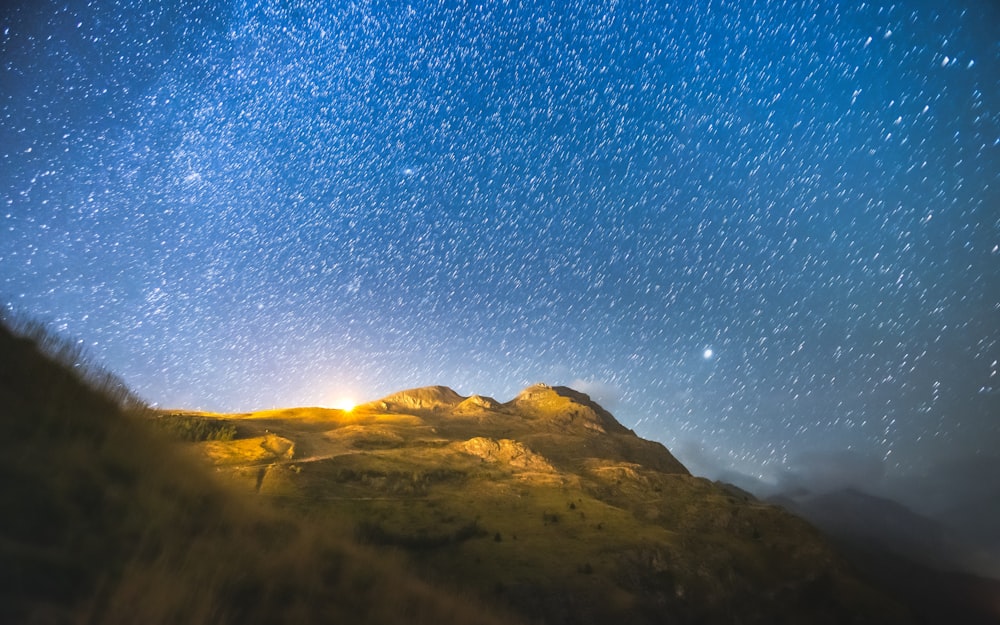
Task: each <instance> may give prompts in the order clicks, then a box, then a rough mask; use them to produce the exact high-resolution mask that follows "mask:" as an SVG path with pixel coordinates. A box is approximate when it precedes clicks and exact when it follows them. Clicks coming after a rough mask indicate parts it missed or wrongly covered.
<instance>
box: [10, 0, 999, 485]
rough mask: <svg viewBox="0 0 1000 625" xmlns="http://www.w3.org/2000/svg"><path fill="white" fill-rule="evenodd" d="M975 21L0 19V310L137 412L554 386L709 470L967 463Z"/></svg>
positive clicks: (988, 350) (989, 361) (985, 238)
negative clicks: (77, 360)
mask: <svg viewBox="0 0 1000 625" xmlns="http://www.w3.org/2000/svg"><path fill="white" fill-rule="evenodd" d="M206 4H207V6H206ZM996 24H1000V9H998V8H997V6H996V5H995V4H993V3H991V2H988V1H981V2H977V1H975V0H966V1H963V2H958V3H939V2H929V1H916V0H914V1H905V0H900V1H898V2H885V3H883V2H868V3H866V2H853V3H828V2H810V1H786V2H780V3H779V2H753V1H748V0H744V1H738V2H737V1H733V2H698V3H694V2H685V3H671V4H670V5H667V4H666V3H653V2H639V1H636V2H625V1H622V2H614V1H611V2H567V3H549V2H537V3H536V2H497V3H478V2H448V1H440V2H428V3H423V2H413V3H409V4H407V3H397V2H388V1H386V2H360V1H359V2H331V3H316V2H300V1H298V0H288V1H285V2H243V1H238V0H230V1H226V2H217V3H194V2H182V1H179V2H175V3H167V2H143V1H139V0H130V1H126V0H120V1H117V2H107V3H98V2H89V3H86V2H82V1H77V0H71V1H69V2H59V3H50V2H36V3H22V5H21V6H7V7H6V8H4V9H3V18H2V27H0V35H2V39H0V52H2V74H0V202H2V206H0V298H2V299H3V301H4V302H6V305H7V306H8V307H9V308H11V309H14V310H18V311H24V312H26V313H28V314H31V315H33V316H36V317H38V318H40V319H42V320H44V321H47V322H49V323H50V324H52V326H53V327H54V328H56V329H58V330H59V331H60V332H62V333H64V334H65V335H67V336H72V337H76V338H79V339H80V340H81V341H83V342H84V343H85V344H86V346H87V348H88V350H89V351H90V352H91V353H92V354H93V355H94V357H95V358H96V359H97V360H98V361H100V362H101V363H103V364H104V365H106V366H107V367H108V368H110V369H112V370H113V371H115V372H117V373H118V374H120V375H121V376H122V377H123V378H124V379H125V380H126V382H127V383H128V384H130V385H131V386H132V387H133V388H134V389H135V390H136V391H137V392H138V393H139V394H140V395H142V396H143V397H145V398H146V399H148V400H149V401H151V402H154V403H156V404H157V405H161V406H170V407H174V406H179V407H187V408H201V409H208V410H220V411H242V410H252V409H262V408H270V407H275V406H293V405H334V404H337V403H344V402H347V401H363V400H371V399H375V398H377V397H379V396H381V395H384V394H387V393H389V392H392V391H396V390H400V389H403V388H408V387H413V386H421V385H427V384H445V385H449V386H451V387H453V388H455V389H456V390H457V391H458V392H460V393H462V394H465V395H468V394H471V393H480V394H487V395H492V396H495V397H496V398H497V399H499V400H501V401H506V400H508V399H510V398H512V397H513V396H514V395H515V394H516V393H517V392H518V391H519V390H520V389H521V388H523V387H525V386H527V385H529V384H531V383H534V382H539V381H544V382H548V383H551V384H566V385H570V386H574V387H575V388H578V389H579V390H582V391H584V392H588V393H591V394H592V395H593V397H594V398H595V399H596V400H598V401H599V402H601V403H603V404H604V405H605V406H607V407H608V408H609V409H610V410H611V411H612V412H613V413H614V414H615V415H616V416H617V417H618V418H619V420H620V421H622V422H623V423H624V424H625V425H627V426H629V427H634V428H635V429H636V431H637V432H638V433H639V434H640V435H642V436H645V437H647V438H652V439H655V440H659V441H661V442H663V443H664V444H665V445H667V446H668V447H669V448H671V449H672V450H673V451H674V452H675V453H676V454H677V455H678V457H679V458H680V459H681V460H682V461H684V462H687V463H688V464H689V466H691V467H692V469H693V470H694V471H695V472H703V473H707V474H709V475H712V476H725V475H733V474H740V475H743V476H748V477H749V478H751V479H753V480H762V481H763V482H768V481H772V482H773V481H774V480H777V479H781V476H782V475H787V474H788V473H789V472H791V473H795V472H798V471H806V472H808V471H807V470H806V469H803V466H804V465H805V464H808V463H809V459H810V458H813V459H815V458H820V459H823V458H826V459H829V458H835V457H843V458H845V460H844V464H848V465H852V466H854V467H855V468H856V467H873V468H872V469H871V470H867V469H866V470H865V471H861V472H860V473H858V474H857V475H853V476H849V477H851V479H856V480H859V481H865V480H868V481H869V482H871V483H870V485H871V486H872V487H873V488H874V487H877V486H878V485H880V484H881V485H883V486H885V487H886V488H889V487H890V486H891V485H892V484H902V483H907V480H910V481H912V480H914V479H917V478H919V477H920V476H921V475H926V474H927V473H928V472H929V471H931V470H933V468H934V467H937V466H944V465H945V464H948V463H951V464H949V466H952V465H954V463H955V462H956V461H959V460H962V459H970V458H971V459H974V460H976V462H982V461H983V459H986V460H987V461H989V460H990V459H993V460H995V459H996V457H997V456H996V455H997V449H998V443H1000V364H998V361H1000V38H998V37H997V34H996ZM838 454H840V455H841V456H838ZM996 466H1000V463H998V464H997V465H996ZM886 485H888V486H886ZM998 492H1000V491H998ZM942 505H943V504H942Z"/></svg>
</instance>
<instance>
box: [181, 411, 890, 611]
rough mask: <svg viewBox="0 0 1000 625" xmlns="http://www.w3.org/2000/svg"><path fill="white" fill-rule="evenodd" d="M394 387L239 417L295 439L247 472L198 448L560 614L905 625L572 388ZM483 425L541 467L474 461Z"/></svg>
mask: <svg viewBox="0 0 1000 625" xmlns="http://www.w3.org/2000/svg"><path fill="white" fill-rule="evenodd" d="M394 398H395V402H385V401H384V402H375V403H373V404H369V405H367V406H363V407H360V408H359V409H356V410H355V411H354V412H350V413H345V412H341V411H330V410H315V411H313V410H309V409H297V410H295V411H284V412H282V411H277V412H274V411H272V412H269V413H266V414H260V413H258V414H252V415H233V416H231V417H230V419H231V422H232V423H234V424H235V425H236V427H237V430H238V431H239V432H240V436H242V437H244V438H245V440H251V439H254V440H256V439H255V437H259V436H262V435H267V434H270V435H279V436H281V437H283V438H285V439H288V440H290V441H292V442H293V443H294V446H295V447H294V449H295V451H294V453H293V454H292V455H291V457H284V458H277V457H271V458H261V459H257V460H253V461H249V462H247V463H246V464H243V465H239V466H236V465H232V464H231V463H227V461H226V455H225V453H223V452H221V451H220V445H221V446H222V447H225V446H227V445H234V446H235V445H238V444H240V443H239V441H233V442H231V443H221V444H209V443H202V444H200V447H201V450H202V452H203V453H205V454H207V455H208V456H209V457H210V458H213V459H214V461H215V462H216V463H217V464H218V465H219V467H220V470H221V471H222V472H223V474H225V475H227V476H228V477H229V479H231V480H232V481H233V483H234V484H236V485H238V486H240V487H241V488H243V489H245V490H250V491H253V490H255V491H257V492H259V493H261V494H263V495H267V496H269V497H270V498H272V499H273V500H276V501H280V502H281V503H282V505H284V506H287V507H289V508H291V509H294V510H296V511H297V513H298V514H300V515H302V516H304V517H311V518H314V519H323V520H324V522H328V523H330V522H332V523H337V524H339V525H340V526H341V527H342V528H344V531H353V532H354V533H356V534H357V535H359V536H360V537H361V538H363V539H364V540H365V541H367V542H369V543H371V544H373V545H376V546H381V547H383V548H385V549H388V550H391V551H396V552H399V551H402V552H405V553H407V554H408V555H409V556H410V557H411V558H412V560H413V561H414V562H416V563H417V565H418V566H420V567H421V569H422V571H423V572H424V573H423V574H424V576H425V577H428V578H431V579H436V580H439V581H440V582H442V583H445V584H447V585H451V586H455V587H461V588H463V589H466V590H467V591H469V592H474V593H476V594H477V595H479V596H481V597H487V598H489V599H490V600H492V601H501V602H503V603H506V604H508V605H510V606H512V607H513V608H514V609H516V610H518V611H520V612H521V613H523V614H525V615H527V616H530V617H542V618H544V619H545V620H546V621H547V622H550V623H586V622H591V623H602V622H617V621H622V622H630V623H643V622H649V623H653V622H662V621H663V619H664V618H669V619H670V620H671V621H672V622H679V623H685V622H719V623H724V622H746V623H755V622H757V623H781V622H786V623H825V622H836V623H845V622H858V623H862V622H879V623H882V622H904V621H905V618H904V617H903V616H902V615H901V613H900V611H899V610H898V609H897V608H896V607H894V606H893V605H891V604H889V603H888V602H886V601H885V600H884V599H883V598H881V597H880V596H878V595H876V594H875V593H873V592H871V591H870V590H869V589H867V588H866V587H864V586H863V585H862V584H860V583H858V582H857V581H856V579H855V578H854V577H853V576H852V575H851V574H850V572H849V570H848V569H847V567H846V565H845V564H844V563H843V562H842V561H841V560H840V558H839V557H838V556H837V555H836V554H835V553H834V552H833V551H832V550H831V549H830V548H829V547H828V546H827V545H826V543H825V542H824V541H823V540H822V538H821V537H820V536H819V534H818V533H817V532H815V531H814V530H813V529H812V528H811V527H810V526H808V525H807V524H805V523H804V522H802V521H800V520H799V519H797V518H796V517H793V516H791V515H789V514H787V513H785V512H783V511H781V510H780V509H777V508H775V507H772V506H768V505H764V504H761V503H759V502H756V501H754V500H752V499H750V498H749V497H746V496H744V495H742V494H740V493H736V492H734V491H730V490H727V489H725V488H723V487H720V486H718V485H715V484H712V483H709V482H708V481H706V480H703V479H699V478H694V477H692V476H690V475H688V474H687V472H686V470H684V468H683V467H682V466H681V465H680V464H679V463H676V461H675V460H673V458H672V456H670V455H669V453H668V452H667V451H666V449H664V448H662V446H658V445H655V444H653V443H649V442H648V441H642V440H641V439H638V437H635V436H634V434H632V433H630V432H628V431H627V430H625V429H624V428H621V426H617V427H615V426H616V425H617V424H616V423H615V424H609V423H608V422H607V421H606V417H605V416H604V415H601V414H596V413H594V412H593V411H588V410H587V409H586V408H587V407H586V406H583V407H582V408H581V406H580V405H579V404H577V403H575V402H569V403H567V402H566V401H565V400H566V397H565V396H552V395H551V394H548V395H546V394H545V393H544V392H543V391H534V395H533V397H531V398H529V399H530V400H531V401H518V400H515V401H513V402H510V403H508V404H506V405H504V406H499V407H497V408H495V409H489V410H487V409H475V408H474V407H473V408H469V407H467V406H465V405H464V404H463V405H462V407H460V408H456V407H455V406H452V405H434V401H433V400H434V398H433V397H430V398H429V397H427V393H426V392H421V393H420V394H419V395H418V396H416V398H415V399H412V401H410V402H409V405H405V404H406V401H407V398H406V397H402V398H399V397H397V396H394ZM571 399H572V398H571ZM400 402H402V403H400ZM423 406H432V407H430V408H426V407H423ZM219 417H222V416H221V415H217V416H216V418H219ZM477 436H480V437H482V436H485V437H492V438H493V439H494V440H498V441H499V440H501V439H510V440H516V441H520V442H521V443H523V444H524V445H526V446H527V447H528V448H530V449H531V450H533V451H535V452H541V455H542V456H544V461H543V462H534V463H532V462H527V461H524V457H523V454H522V455H521V456H518V457H520V458H521V460H520V462H519V463H518V462H515V461H512V460H511V457H512V455H513V456H517V455H518V454H521V453H522V452H521V451H520V450H522V449H523V447H520V448H515V446H514V444H513V443H511V444H510V445H508V447H507V448H506V450H501V449H500V448H499V447H497V449H496V450H494V451H496V456H495V457H494V456H491V455H490V454H489V453H488V452H484V451H482V450H481V449H480V448H479V447H476V448H475V449H476V450H479V451H478V453H480V454H481V455H479V456H477V455H475V454H474V453H473V452H470V449H472V448H470V447H469V444H468V443H466V441H469V439H472V438H474V437H477ZM497 445H499V443H497ZM480 447H481V446H480ZM487 447H488V446H487ZM505 454H506V455H505ZM546 464H547V466H548V467H549V468H546ZM651 467H655V468H651Z"/></svg>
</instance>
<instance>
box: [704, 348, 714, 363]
mask: <svg viewBox="0 0 1000 625" xmlns="http://www.w3.org/2000/svg"><path fill="white" fill-rule="evenodd" d="M701 355H702V356H704V357H705V360H709V359H710V358H712V356H714V355H715V352H713V351H712V348H711V347H709V348H708V349H706V350H705V351H704V352H702V354H701Z"/></svg>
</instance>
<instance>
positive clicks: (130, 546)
mask: <svg viewBox="0 0 1000 625" xmlns="http://www.w3.org/2000/svg"><path fill="white" fill-rule="evenodd" d="M8 326H14V327H18V332H16V333H15V332H13V331H12V330H11V329H10V327H8ZM157 423H162V422H159V421H158V422H157ZM213 425H214V423H210V422H209V421H206V420H204V419H202V418H200V417H193V418H190V419H174V420H172V421H171V422H170V423H169V428H167V429H166V430H164V431H167V432H169V434H170V437H169V438H168V437H166V436H164V432H158V431H157V430H156V429H155V428H153V427H151V422H150V416H149V414H148V412H147V411H146V410H145V409H144V408H143V406H142V405H141V403H140V402H138V401H137V400H136V399H135V398H134V397H133V396H131V394H130V393H128V391H127V389H125V387H124V386H123V385H122V384H121V383H120V382H118V381H116V380H115V379H114V377H113V376H110V375H108V374H106V373H104V372H101V371H100V370H99V369H95V368H94V367H92V366H88V365H87V364H86V362H85V361H84V360H83V359H82V354H81V353H80V351H79V350H78V349H76V348H75V346H74V345H73V344H71V343H66V342H63V341H61V340H59V339H58V338H55V337H53V335H51V334H48V333H47V332H45V330H44V329H43V328H41V327H39V326H37V325H34V324H30V323H25V322H20V323H19V324H18V325H15V324H14V323H11V322H9V321H8V322H5V323H2V324H0V428H2V436H0V500H2V501H3V504H4V507H3V514H0V622H2V623H26V624H27V623H45V624H53V623H54V624H60V623H81V622H86V623H99V624H118V623H123V624H124V623H143V624H157V623H192V624H198V623H204V624H208V623H213V624H214V623H241V624H243V623H269V624H270V623H340V622H350V623H378V624H389V623H402V622H406V623H414V622H416V623H427V624H431V623H435V624H436V623H481V624H483V625H486V624H495V625H499V624H503V623H515V622H517V619H515V618H513V617H511V616H505V615H504V614H503V613H501V612H500V611H498V610H497V609H495V608H493V609H490V610H487V609H484V608H483V606H482V605H481V604H479V603H478V602H476V601H474V600H472V599H471V598H469V597H468V596H460V595H458V594H457V593H454V592H451V591H449V590H446V589H442V588H440V587H439V586H434V585H432V584H429V583H428V582H426V581H424V580H420V579H419V578H418V577H417V576H416V575H414V574H413V573H412V572H411V571H409V570H408V569H407V568H406V567H405V566H404V564H403V563H402V562H401V561H400V558H398V557H392V556H386V554H385V553H382V552H376V551H375V550H374V549H372V548H367V547H364V546H361V545H358V544H357V542H356V541H354V540H352V539H350V538H349V537H344V536H343V535H338V534H336V533H331V532H330V531H329V530H330V525H329V524H328V523H324V524H318V523H311V522H308V521H306V520H303V519H301V518H299V517H297V516H295V515H293V514H290V513H289V512H288V511H284V510H281V509H279V508H277V507H275V506H272V505H270V502H267V501H264V500H262V499H259V498H247V497H241V496H239V495H237V494H236V493H234V492H233V491H232V489H228V488H226V487H224V486H222V485H220V484H218V483H216V482H215V481H214V480H213V479H212V476H211V475H210V474H209V473H208V472H207V471H206V470H205V463H204V462H203V461H201V460H200V459H198V460H195V459H193V458H191V457H190V456H191V455H190V453H187V452H188V451H190V450H185V449H184V445H179V444H178V442H177V439H184V438H186V439H188V440H207V439H216V442H218V439H226V438H232V436H233V435H234V434H235V431H234V430H232V429H227V428H226V427H225V425H222V426H220V427H213ZM160 429H161V430H163V428H160ZM265 443H266V444H265V447H266V450H264V449H260V453H258V454H257V455H256V456H255V457H268V458H271V457H281V458H291V457H293V456H294V454H295V451H294V450H293V449H291V448H285V447H283V445H284V443H283V439H280V438H279V437H271V438H265ZM191 444H194V443H191ZM239 444H240V443H239V442H238V441H230V442H229V445H230V446H236V445H239ZM254 453H256V452H254Z"/></svg>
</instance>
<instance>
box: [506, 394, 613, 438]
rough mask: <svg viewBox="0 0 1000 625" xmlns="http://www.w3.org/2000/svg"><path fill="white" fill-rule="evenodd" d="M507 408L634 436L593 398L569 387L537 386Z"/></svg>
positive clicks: (515, 399)
mask: <svg viewBox="0 0 1000 625" xmlns="http://www.w3.org/2000/svg"><path fill="white" fill-rule="evenodd" d="M507 405H508V406H511V407H513V408H517V409H518V410H519V411H523V412H526V413H528V414H531V415H532V416H534V417H539V418H546V419H553V420H556V421H559V422H563V423H566V424H571V423H579V424H581V425H583V427H585V428H587V429H590V430H595V431H598V432H615V433H620V434H625V433H631V431H630V430H629V429H628V428H626V427H625V426H623V425H622V424H621V423H619V422H618V420H617V419H615V418H614V416H613V415H612V414H611V413H610V412H608V411H607V410H605V409H604V408H603V407H601V406H600V404H598V403H597V402H595V401H594V400H592V399H591V398H590V396H589V395H587V394H586V393H581V392H580V391H577V390H574V389H571V388H569V387H568V386H549V385H547V384H534V385H532V386H529V387H528V388H526V389H524V390H523V391H521V392H520V393H519V394H518V396H517V397H515V398H514V399H512V400H511V401H510V402H508V403H507Z"/></svg>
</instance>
